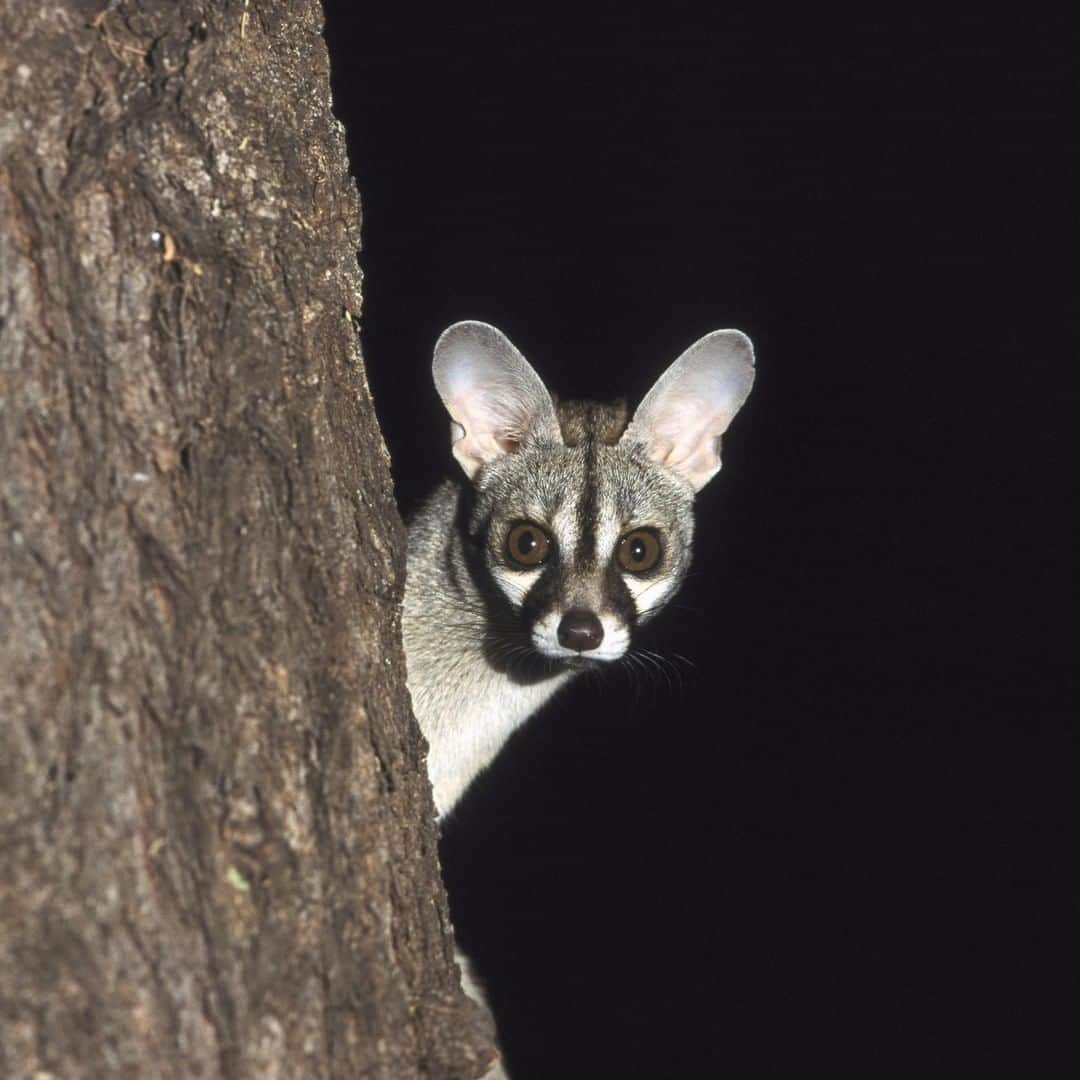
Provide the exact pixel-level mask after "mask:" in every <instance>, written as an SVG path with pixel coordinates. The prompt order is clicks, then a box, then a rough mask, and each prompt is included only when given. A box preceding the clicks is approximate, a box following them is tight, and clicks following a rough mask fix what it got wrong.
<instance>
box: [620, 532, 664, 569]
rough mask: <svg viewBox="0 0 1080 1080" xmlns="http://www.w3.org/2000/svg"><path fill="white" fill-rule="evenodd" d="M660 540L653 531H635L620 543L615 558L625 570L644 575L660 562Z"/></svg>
mask: <svg viewBox="0 0 1080 1080" xmlns="http://www.w3.org/2000/svg"><path fill="white" fill-rule="evenodd" d="M660 553H661V552H660V538H659V537H658V536H657V535H656V533H654V532H653V531H652V529H635V530H634V531H633V532H632V533H627V534H626V535H625V536H624V537H623V538H622V539H621V540H620V541H619V549H618V551H616V552H615V557H616V558H617V559H618V560H619V565H620V566H621V567H622V568H623V569H624V570H629V571H630V573H631V574H644V573H645V572H646V571H648V570H651V569H652V568H653V567H654V566H655V565H656V564H657V563H658V562H659V561H660Z"/></svg>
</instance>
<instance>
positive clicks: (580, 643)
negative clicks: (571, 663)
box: [559, 608, 604, 652]
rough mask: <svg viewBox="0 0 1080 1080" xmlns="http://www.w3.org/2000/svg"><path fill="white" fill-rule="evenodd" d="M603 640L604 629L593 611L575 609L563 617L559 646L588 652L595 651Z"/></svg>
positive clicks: (560, 625) (560, 624) (560, 626)
mask: <svg viewBox="0 0 1080 1080" xmlns="http://www.w3.org/2000/svg"><path fill="white" fill-rule="evenodd" d="M603 640H604V628H603V627H602V626H601V625H600V620H599V619H598V618H597V617H596V616H595V615H594V614H593V613H592V612H591V611H584V610H583V609H582V608H573V609H572V610H570V611H568V612H567V613H566V614H565V615H564V616H563V617H562V622H561V623H559V644H560V645H562V647H563V648H564V649H573V650H574V651H575V652H588V651H589V650H590V649H595V648H596V646H597V645H599V644H600V642H601V641H603Z"/></svg>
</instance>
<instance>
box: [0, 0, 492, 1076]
mask: <svg viewBox="0 0 1080 1080" xmlns="http://www.w3.org/2000/svg"><path fill="white" fill-rule="evenodd" d="M320 32H321V11H320V9H319V7H318V5H317V4H315V3H313V2H304V3H298V2H291V0H251V3H248V2H247V0H233V2H231V3H229V2H224V0H219V2H210V0H206V2H203V3H198V2H194V0H180V2H172V0H145V2H143V3H135V2H130V3H129V2H119V3H117V2H115V0H114V2H113V3H106V0H97V2H96V3H79V2H77V0H67V2H66V3H56V4H48V5H38V4H33V3H27V2H26V0H0V41H2V46H0V462H2V468H3V473H2V477H0V851H2V863H0V1075H3V1076H5V1077H17V1076H34V1077H38V1078H39V1080H44V1078H47V1077H57V1078H59V1077H63V1078H65V1080H68V1078H73V1077H84V1076H95V1077H96V1076H140V1077H141V1076H160V1077H190V1076H203V1077H214V1076H229V1077H234V1076H259V1077H273V1076H281V1077H301V1076H302V1077H317V1076H350V1077H352V1076H364V1077H393V1078H394V1080H398V1078H402V1077H411V1076H431V1077H456V1076H461V1077H468V1076H476V1075H478V1074H479V1073H481V1072H482V1071H483V1066H484V1065H485V1063H486V1062H487V1061H489V1060H490V1059H491V1058H492V1056H493V1050H492V1043H491V1035H490V1031H489V1030H488V1029H487V1026H486V1022H485V1021H484V1020H483V1019H482V1018H481V1016H480V1014H479V1012H478V1011H477V1010H476V1009H475V1008H474V1007H473V1006H472V1005H471V1003H469V1002H468V1001H467V1000H466V999H465V998H464V997H463V996H462V995H461V993H460V990H459V989H458V986H457V976H456V973H455V971H454V968H453V958H452V957H453V953H452V943H451V937H450V933H449V923H448V916H447V909H446V903H445V897H444V895H443V891H442V885H441V882H440V878H439V873H438V866H437V857H436V833H435V828H434V823H433V809H432V803H431V795H430V788H429V785H428V783H427V779H426V776H425V773H424V767H423V753H424V748H423V742H422V739H421V737H420V735H419V732H418V729H417V727H416V724H415V721H414V720H413V718H412V715H411V713H410V710H409V705H408V697H407V694H406V690H405V683H404V660H403V655H402V650H401V645H400V628H399V603H400V599H401V588H402V579H403V573H404V550H405V546H404V534H403V530H402V526H401V522H400V519H399V517H398V515H397V511H396V508H395V506H394V503H393V498H392V491H391V485H390V478H389V470H388V460H387V456H386V451H385V449H384V446H383V442H382V438H381V435H380V433H379V430H378V427H377V424H376V421H375V417H374V413H373V410H372V405H371V399H370V396H369V393H368V390H367V385H366V382H365V376H364V369H363V365H362V362H361V357H360V353H359V347H358V341H357V326H358V317H359V312H360V273H359V270H358V267H357V263H356V251H357V249H358V247H359V204H358V200H357V196H356V193H355V189H354V187H353V184H352V181H351V180H350V178H349V176H348V172H347V165H346V161H345V150H344V140H343V137H342V132H341V129H340V127H339V125H338V124H337V122H336V121H335V120H334V118H333V115H332V112H331V106H330V95H329V85H328V67H327V58H326V51H325V48H324V44H323V41H322V38H321V36H320Z"/></svg>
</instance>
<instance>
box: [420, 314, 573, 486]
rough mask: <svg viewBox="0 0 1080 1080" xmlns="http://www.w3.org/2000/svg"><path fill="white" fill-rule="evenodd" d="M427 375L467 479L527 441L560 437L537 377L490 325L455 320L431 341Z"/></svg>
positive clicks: (550, 404) (548, 398)
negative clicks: (432, 349) (443, 408)
mask: <svg viewBox="0 0 1080 1080" xmlns="http://www.w3.org/2000/svg"><path fill="white" fill-rule="evenodd" d="M432 374H433V376H434V378H435V388H436V389H437V390H438V392H439V396H440V397H441V398H442V400H443V404H444V405H445V406H446V410H447V412H449V414H450V418H451V420H452V422H453V423H452V426H451V432H452V434H451V439H452V441H453V452H454V457H456V458H457V460H458V462H459V463H460V464H461V467H462V468H463V469H464V470H465V473H466V475H467V476H469V477H470V478H471V477H473V476H475V475H476V473H477V472H478V471H479V470H480V468H481V467H482V466H484V465H486V464H488V463H490V462H492V461H496V460H498V459H499V458H501V457H505V456H506V455H507V454H513V453H517V452H518V451H519V450H520V449H521V448H522V447H523V446H525V445H527V444H529V443H532V442H539V441H550V442H561V441H562V439H561V436H560V433H559V423H558V420H557V418H556V416H555V406H554V403H553V402H552V399H551V395H550V394H549V393H548V391H547V388H546V387H545V386H544V384H543V382H542V381H541V379H540V376H539V375H537V374H536V372H535V371H534V370H533V368H532V366H531V365H530V364H529V363H528V361H527V360H526V359H525V357H523V356H522V355H521V353H520V352H519V351H518V350H517V349H516V348H515V347H514V345H513V343H512V342H511V341H510V339H509V338H508V337H507V336H506V335H505V334H503V333H502V331H500V330H498V329H496V328H495V327H494V326H489V325H488V324H487V323H482V322H460V323H455V324H454V325H453V326H451V327H450V328H449V329H447V330H446V331H445V332H444V333H443V335H442V336H441V337H440V338H439V340H438V342H437V343H436V345H435V358H434V360H433V362H432Z"/></svg>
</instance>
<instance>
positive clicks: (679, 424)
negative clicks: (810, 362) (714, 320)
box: [622, 330, 754, 491]
mask: <svg viewBox="0 0 1080 1080" xmlns="http://www.w3.org/2000/svg"><path fill="white" fill-rule="evenodd" d="M753 385H754V346H753V345H752V344H751V342H750V339H749V338H748V337H747V336H746V335H745V334H744V333H742V332H741V331H739V330H714V331H713V332H712V333H711V334H706V335H705V337H703V338H702V339H701V340H700V341H697V342H695V343H694V344H693V345H691V346H690V348H689V349H687V350H686V352H684V353H683V354H682V356H680V357H679V358H678V360H676V361H675V363H673V364H672V365H671V367H669V368H668V369H667V371H665V372H664V374H663V375H661V376H660V378H659V379H658V380H657V381H656V385H655V386H653V388H652V389H651V390H650V391H649V392H648V393H647V394H646V395H645V398H644V400H643V401H642V402H641V404H640V405H639V406H638V408H637V412H635V413H634V418H633V419H632V420H631V421H630V424H629V426H628V427H627V429H626V432H625V433H624V434H623V437H622V442H624V443H627V442H629V443H639V444H640V445H643V446H644V447H645V449H646V452H647V453H648V455H649V457H650V458H652V460H653V461H655V462H658V463H659V464H661V465H664V466H666V467H667V468H669V469H671V470H672V472H674V473H676V474H677V475H679V476H681V477H682V478H683V479H684V480H686V481H687V482H688V483H689V484H690V486H691V487H692V488H693V489H694V490H695V491H700V490H701V489H702V488H703V487H704V486H705V485H706V484H707V483H708V482H709V480H710V479H712V477H713V476H714V475H715V474H716V472H717V471H718V470H719V468H720V436H721V435H723V433H724V432H725V431H726V430H727V427H728V425H729V424H730V423H731V421H732V420H733V419H734V417H735V414H736V413H737V412H738V411H739V409H740V408H741V406H742V404H743V402H744V401H745V400H746V398H747V395H748V394H749V393H750V388H751V387H752V386H753Z"/></svg>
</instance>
